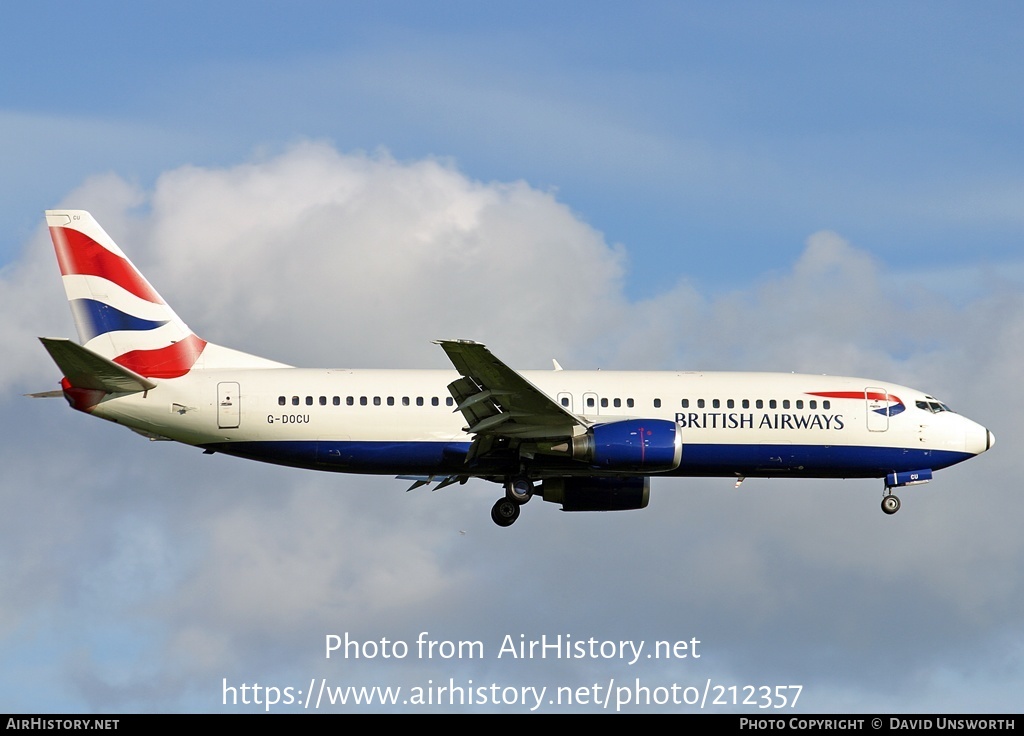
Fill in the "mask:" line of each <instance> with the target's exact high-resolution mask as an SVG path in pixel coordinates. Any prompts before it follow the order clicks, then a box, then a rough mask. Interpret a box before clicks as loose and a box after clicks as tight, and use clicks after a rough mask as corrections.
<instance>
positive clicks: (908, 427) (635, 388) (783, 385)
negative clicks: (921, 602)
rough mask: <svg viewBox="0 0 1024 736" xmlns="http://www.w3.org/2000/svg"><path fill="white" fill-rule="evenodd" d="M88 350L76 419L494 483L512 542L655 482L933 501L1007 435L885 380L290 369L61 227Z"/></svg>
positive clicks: (65, 354) (67, 394) (450, 343)
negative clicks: (934, 482) (541, 520)
mask: <svg viewBox="0 0 1024 736" xmlns="http://www.w3.org/2000/svg"><path fill="white" fill-rule="evenodd" d="M46 221H47V224H48V225H49V229H50V235H51V237H52V239H53V244H54V247H55V249H56V251H57V261H58V263H59V265H60V271H61V274H62V275H63V280H64V288H65V290H66V291H67V296H68V300H69V302H70V304H71V313H72V315H73V316H74V320H75V325H76V327H77V328H78V336H79V338H80V341H81V343H82V344H81V345H80V344H78V343H75V342H72V341H70V340H68V339H66V338H48V337H44V338H40V339H41V341H42V343H43V346H44V347H45V348H46V350H47V351H48V352H49V353H50V356H51V357H52V358H53V360H54V362H56V364H57V366H58V367H59V368H60V370H61V371H62V372H63V373H64V377H63V379H62V380H61V388H62V390H61V391H51V392H46V393H45V394H35V395H36V396H42V395H58V396H59V395H61V394H63V396H64V398H65V399H67V401H68V403H69V404H70V405H71V407H72V408H74V409H77V410H78V411H82V412H86V413H89V414H92V415H94V416H97V417H100V418H102V419H106V420H108V421H112V422H116V423H118V424H123V425H125V426H126V427H129V428H130V429H133V430H135V431H136V432H139V433H140V434H142V435H145V436H147V437H149V438H150V439H154V440H175V441H177V442H182V443H185V444H188V445H194V446H196V447H200V448H203V450H205V451H206V452H207V453H224V454H227V455H235V456H238V457H243V458H249V459H252V460H261V461H264V462H270V463H277V464H280V465H289V466H294V467H299V468H311V469H315V470H328V471H334V472H340V473H373V474H388V475H397V476H399V477H400V478H403V479H405V480H412V481H413V484H412V486H411V488H410V490H411V489H412V488H416V487H419V486H423V485H428V484H430V483H437V487H438V488H440V487H443V486H448V485H452V484H454V483H465V482H466V481H467V480H468V479H469V478H483V479H485V480H489V481H493V482H495V483H498V484H500V485H502V486H503V487H504V493H503V495H502V496H501V497H500V498H499V499H498V501H497V502H496V503H495V504H494V507H493V508H492V510H491V517H492V519H493V520H494V522H495V523H497V524H498V525H500V526H509V525H511V524H512V523H514V522H515V521H516V519H517V518H518V517H519V512H520V508H521V506H522V504H525V503H526V502H527V501H529V500H530V498H531V497H532V496H535V495H536V496H539V497H541V498H543V499H544V500H545V501H552V502H555V503H558V504H561V506H562V509H563V510H565V511H611V510H621V509H641V508H644V507H646V506H647V502H648V496H649V491H650V478H651V476H654V475H659V476H724V477H729V478H734V479H736V483H737V485H738V484H739V483H741V482H742V481H743V480H744V479H745V478H747V477H791V478H880V479H884V488H883V492H882V510H883V511H885V513H887V514H894V513H896V511H898V510H899V508H900V500H899V498H897V497H896V496H895V495H893V493H892V489H893V488H896V487H900V486H909V485H915V484H919V483H925V482H927V481H929V480H931V478H932V473H933V472H934V471H936V470H939V469H941V468H945V467H948V466H950V465H954V464H955V463H959V462H962V461H964V460H967V459H969V458H971V457H974V456H975V455H979V454H981V453H983V452H985V451H987V450H988V449H990V448H991V447H992V445H993V443H994V442H995V437H994V436H993V434H992V433H991V432H989V431H988V430H987V429H985V428H984V427H982V426H980V425H979V424H976V423H975V422H973V421H971V420H970V419H967V418H966V417H963V416H961V415H959V414H957V413H955V412H953V411H951V410H950V409H949V408H948V407H947V406H946V405H945V404H943V403H942V402H941V401H938V400H937V399H935V398H933V397H931V396H928V395H926V394H923V393H921V392H920V391H916V390H914V389H911V388H907V387H905V386H897V385H894V384H891V383H888V382H886V381H878V380H875V379H864V378H842V377H837V376H818V375H797V374H775V373H709V372H699V371H668V372H639V371H567V370H562V369H561V368H560V367H559V366H558V364H557V363H555V367H554V370H551V371H515V370H512V369H511V368H509V367H508V366H507V365H505V364H504V363H503V362H502V361H501V360H499V359H498V358H496V357H495V356H494V355H493V354H492V353H491V352H490V351H489V350H488V349H487V348H486V347H484V346H483V345H481V344H480V343H476V342H472V341H469V340H439V341H438V342H437V344H438V345H440V346H441V349H442V350H444V351H445V353H446V354H447V355H448V358H449V359H450V360H451V362H452V364H453V366H454V368H455V370H454V371H438V370H348V369H325V370H315V369H305V368H293V367H291V366H288V365H285V364H283V363H277V362H275V361H272V360H266V359H264V358H259V357H256V356H253V355H248V354H246V353H241V352H238V351H235V350H230V349H228V348H224V347H221V346H219V345H214V344H212V343H208V342H206V341H205V340H203V339H202V338H200V337H198V336H197V335H196V334H195V333H194V332H192V330H190V329H189V328H188V327H187V326H186V325H185V323H184V322H183V321H182V320H181V319H180V318H179V317H178V315H177V314H175V313H174V311H173V310H172V309H171V308H170V306H168V305H167V303H166V302H165V301H164V300H163V299H162V298H161V297H160V295H159V294H158V293H157V292H156V290H155V289H154V288H153V287H152V286H151V285H150V284H149V282H148V281H147V280H146V279H145V278H144V277H143V276H142V274H141V273H139V271H138V270H137V269H136V268H135V267H134V266H133V265H132V263H131V261H129V260H128V258H127V257H126V256H125V255H124V253H123V252H122V251H121V249H120V248H118V247H117V245H116V244H115V243H114V241H113V240H112V239H111V238H110V237H109V236H108V235H107V233H106V232H104V230H103V229H102V228H101V227H100V226H99V225H98V224H97V223H96V221H95V220H94V219H93V218H92V216H91V215H90V214H89V213H88V212H83V211H78V210H51V211H48V212H47V213H46Z"/></svg>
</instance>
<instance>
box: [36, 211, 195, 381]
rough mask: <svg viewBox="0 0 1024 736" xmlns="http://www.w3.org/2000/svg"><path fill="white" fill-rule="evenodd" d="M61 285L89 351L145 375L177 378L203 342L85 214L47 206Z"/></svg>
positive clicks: (186, 367)
mask: <svg viewBox="0 0 1024 736" xmlns="http://www.w3.org/2000/svg"><path fill="white" fill-rule="evenodd" d="M46 224H47V225H48V226H49V228H50V237H51V238H52V239H53V246H54V248H55V249H56V251H57V262H58V263H59V264H60V272H61V274H62V276H63V279H64V290H65V291H66V292H67V296H68V301H69V303H70V305H71V313H72V315H73V316H74V318H75V326H76V327H77V328H78V336H79V338H80V339H81V341H82V344H83V345H84V346H85V347H87V348H88V349H89V350H91V351H93V352H94V353H97V354H98V355H101V356H103V357H105V358H108V359H109V360H112V361H113V362H114V363H117V364H118V365H121V366H124V367H125V368H128V369H129V370H132V371H134V372H135V373H138V374H139V375H142V376H145V377H147V378H177V377H179V376H183V375H185V374H186V373H188V371H189V370H190V369H191V368H192V366H193V365H195V363H196V361H197V360H198V359H199V357H200V355H202V353H203V350H204V349H205V348H206V341H205V340H202V339H201V338H199V337H198V336H196V335H195V333H193V332H192V331H191V330H190V329H189V328H188V326H187V325H186V324H185V323H184V322H182V321H181V319H180V318H179V317H178V315H176V314H175V313H174V310H173V309H171V308H170V306H168V304H167V302H165V301H164V300H163V299H162V298H161V296H160V295H159V294H158V293H157V291H156V289H154V288H153V287H152V286H151V285H150V283H149V282H148V281H147V280H146V279H145V277H144V276H143V275H142V274H141V273H139V270H138V269H137V268H135V266H134V265H132V262H131V261H130V260H128V258H127V256H125V254H124V253H123V252H121V249H120V248H118V247H117V244H116V243H115V242H114V241H113V240H112V239H111V237H110V236H109V235H107V233H106V232H105V231H104V230H103V228H101V227H100V226H99V224H98V223H97V222H96V221H95V220H94V219H93V217H92V215H90V214H89V213H88V212H84V211H81V210H47V212H46Z"/></svg>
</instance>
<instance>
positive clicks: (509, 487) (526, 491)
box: [505, 477, 533, 505]
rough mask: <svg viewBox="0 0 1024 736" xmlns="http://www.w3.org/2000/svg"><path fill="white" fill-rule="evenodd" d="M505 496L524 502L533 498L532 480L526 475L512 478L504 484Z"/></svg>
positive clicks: (519, 502) (520, 502)
mask: <svg viewBox="0 0 1024 736" xmlns="http://www.w3.org/2000/svg"><path fill="white" fill-rule="evenodd" d="M505 496H506V497H507V498H511V499H512V500H513V501H515V502H516V503H517V504H520V505H521V504H524V503H526V502H527V501H529V500H530V499H531V498H533V482H532V481H531V480H530V479H529V478H526V477H519V478H512V479H511V480H509V481H508V483H506V484H505Z"/></svg>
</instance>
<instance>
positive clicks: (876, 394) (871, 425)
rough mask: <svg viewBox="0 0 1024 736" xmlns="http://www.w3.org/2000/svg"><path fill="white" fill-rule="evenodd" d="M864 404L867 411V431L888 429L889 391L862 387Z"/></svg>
mask: <svg viewBox="0 0 1024 736" xmlns="http://www.w3.org/2000/svg"><path fill="white" fill-rule="evenodd" d="M864 404H865V407H866V409H865V410H866V411H867V418H868V431H869V432H884V431H886V430H887V429H889V392H888V391H886V390H885V389H884V388H872V387H870V386H869V387H867V388H866V389H864Z"/></svg>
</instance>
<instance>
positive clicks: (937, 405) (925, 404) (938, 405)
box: [914, 396, 953, 414]
mask: <svg viewBox="0 0 1024 736" xmlns="http://www.w3.org/2000/svg"><path fill="white" fill-rule="evenodd" d="M914 403H915V404H917V408H918V409H924V410H925V411H930V412H931V413H932V414H940V413H942V412H944V411H953V410H952V409H950V408H949V407H948V406H946V405H945V404H943V403H942V402H941V401H936V400H935V399H933V398H932V397H930V396H929V397H928V400H927V401H916V402H914Z"/></svg>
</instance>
